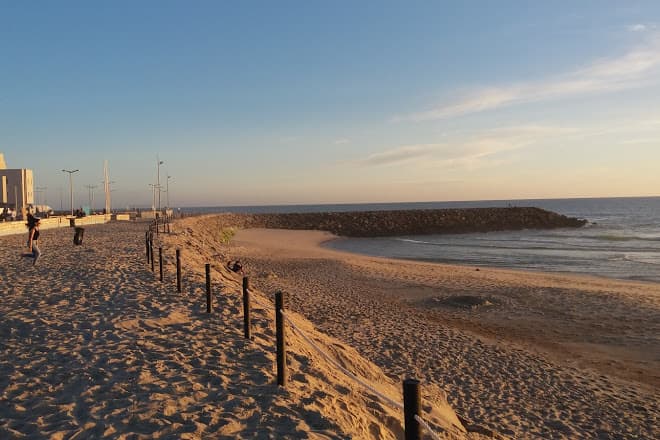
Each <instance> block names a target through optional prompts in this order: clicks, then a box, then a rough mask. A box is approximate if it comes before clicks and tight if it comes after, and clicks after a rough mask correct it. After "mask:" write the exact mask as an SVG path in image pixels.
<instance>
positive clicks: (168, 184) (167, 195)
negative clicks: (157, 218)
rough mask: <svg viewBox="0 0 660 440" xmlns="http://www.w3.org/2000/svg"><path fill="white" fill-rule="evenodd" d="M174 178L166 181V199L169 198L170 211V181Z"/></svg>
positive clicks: (169, 177)
mask: <svg viewBox="0 0 660 440" xmlns="http://www.w3.org/2000/svg"><path fill="white" fill-rule="evenodd" d="M171 178H172V176H167V180H166V181H165V197H166V198H167V207H166V208H167V209H170V179H171Z"/></svg>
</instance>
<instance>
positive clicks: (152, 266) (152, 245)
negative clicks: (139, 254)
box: [149, 240, 154, 272]
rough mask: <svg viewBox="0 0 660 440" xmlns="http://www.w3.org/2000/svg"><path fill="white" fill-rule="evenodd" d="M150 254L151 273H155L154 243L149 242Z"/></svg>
mask: <svg viewBox="0 0 660 440" xmlns="http://www.w3.org/2000/svg"><path fill="white" fill-rule="evenodd" d="M149 254H150V255H151V271H152V272H154V242H153V240H150V241H149Z"/></svg>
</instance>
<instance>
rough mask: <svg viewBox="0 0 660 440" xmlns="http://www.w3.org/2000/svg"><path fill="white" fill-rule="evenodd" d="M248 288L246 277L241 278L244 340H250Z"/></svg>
mask: <svg viewBox="0 0 660 440" xmlns="http://www.w3.org/2000/svg"><path fill="white" fill-rule="evenodd" d="M249 289H250V287H249V283H248V277H243V327H244V333H245V339H250V338H251V332H252V331H251V325H250V290H249Z"/></svg>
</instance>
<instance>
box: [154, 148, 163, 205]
mask: <svg viewBox="0 0 660 440" xmlns="http://www.w3.org/2000/svg"><path fill="white" fill-rule="evenodd" d="M164 163H165V162H163V161H162V160H160V159H159V158H158V156H156V180H157V181H156V185H157V187H158V212H160V166H161V165H162V164H164ZM154 204H155V201H154Z"/></svg>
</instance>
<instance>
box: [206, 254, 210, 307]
mask: <svg viewBox="0 0 660 440" xmlns="http://www.w3.org/2000/svg"><path fill="white" fill-rule="evenodd" d="M206 313H211V264H210V263H206Z"/></svg>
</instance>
